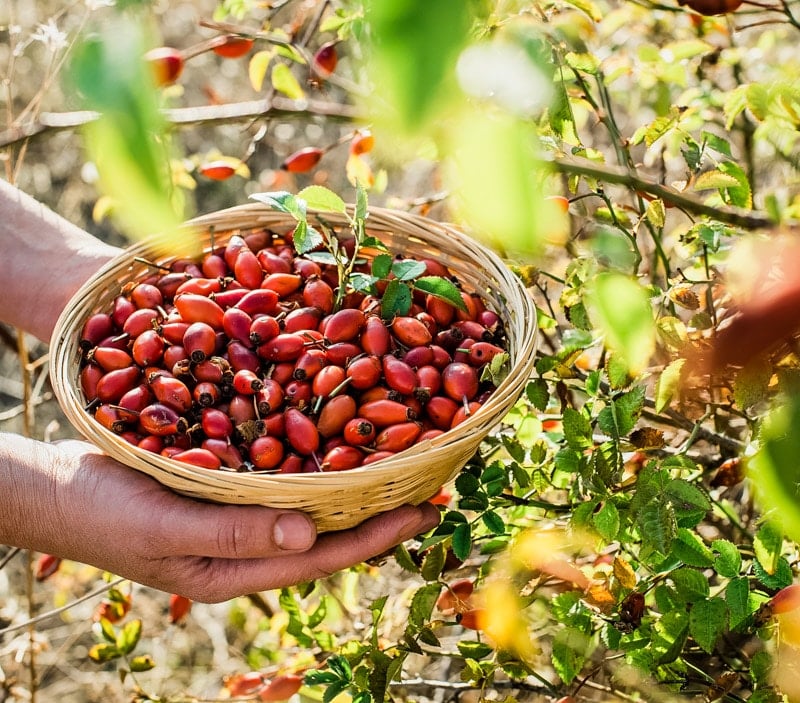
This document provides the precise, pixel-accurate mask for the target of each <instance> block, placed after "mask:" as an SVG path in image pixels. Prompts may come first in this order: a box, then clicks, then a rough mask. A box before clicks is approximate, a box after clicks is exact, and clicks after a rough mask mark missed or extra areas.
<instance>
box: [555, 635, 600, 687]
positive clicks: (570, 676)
mask: <svg viewBox="0 0 800 703" xmlns="http://www.w3.org/2000/svg"><path fill="white" fill-rule="evenodd" d="M590 651H591V644H590V640H589V638H588V637H587V636H586V635H585V634H584V633H583V632H580V631H579V630H576V629H575V628H572V627H565V628H561V629H559V630H557V631H556V635H555V637H554V638H553V650H552V654H551V658H552V662H553V669H555V672H556V674H558V677H559V678H560V679H561V680H562V681H563V682H564V683H566V684H568V683H571V682H572V681H573V680H574V679H575V677H576V676H577V675H578V674H579V673H580V672H581V669H583V665H584V663H585V662H586V658H587V655H588V654H589V652H590Z"/></svg>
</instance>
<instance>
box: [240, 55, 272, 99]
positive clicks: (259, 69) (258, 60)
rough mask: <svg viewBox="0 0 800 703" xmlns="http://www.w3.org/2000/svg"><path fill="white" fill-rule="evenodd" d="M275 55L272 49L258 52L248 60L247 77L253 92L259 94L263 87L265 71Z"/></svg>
mask: <svg viewBox="0 0 800 703" xmlns="http://www.w3.org/2000/svg"><path fill="white" fill-rule="evenodd" d="M274 55H275V50H274V49H265V50H264V51H258V52H256V53H255V54H253V56H252V57H251V58H250V63H249V64H248V65H247V75H248V76H249V77H250V85H251V86H253V90H255V91H256V92H259V91H260V90H261V88H262V86H263V85H264V77H265V76H266V75H267V69H268V68H269V64H270V62H271V61H272V57H273V56H274Z"/></svg>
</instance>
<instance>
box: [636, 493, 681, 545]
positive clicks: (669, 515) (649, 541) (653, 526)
mask: <svg viewBox="0 0 800 703" xmlns="http://www.w3.org/2000/svg"><path fill="white" fill-rule="evenodd" d="M636 518H637V523H638V526H639V532H640V534H641V536H642V543H643V545H644V546H646V547H649V548H650V549H652V550H655V551H656V552H658V553H659V554H664V555H666V554H669V553H670V551H671V550H672V543H673V541H674V540H675V535H676V534H677V532H678V525H677V520H676V519H675V509H674V508H673V507H672V504H671V503H669V502H668V501H666V500H661V499H658V498H655V499H653V500H651V501H650V502H649V503H647V504H646V505H643V506H642V508H641V509H640V510H639V512H638V514H637V516H636Z"/></svg>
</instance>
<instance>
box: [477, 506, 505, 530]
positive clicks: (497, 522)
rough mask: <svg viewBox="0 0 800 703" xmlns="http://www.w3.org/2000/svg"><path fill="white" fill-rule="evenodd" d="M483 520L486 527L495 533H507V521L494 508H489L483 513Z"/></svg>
mask: <svg viewBox="0 0 800 703" xmlns="http://www.w3.org/2000/svg"><path fill="white" fill-rule="evenodd" d="M481 520H482V521H483V524H484V525H486V528H487V529H488V530H489V532H491V533H492V534H494V535H502V534H505V531H506V523H505V521H504V520H503V518H502V517H500V515H498V514H497V513H496V512H494V511H493V510H487V511H486V512H485V513H484V514H483V515H481Z"/></svg>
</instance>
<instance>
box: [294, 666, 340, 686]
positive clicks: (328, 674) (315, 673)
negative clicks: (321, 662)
mask: <svg viewBox="0 0 800 703" xmlns="http://www.w3.org/2000/svg"><path fill="white" fill-rule="evenodd" d="M338 680H339V676H338V675H337V674H335V673H334V672H332V671H323V670H319V669H311V670H310V671H307V672H306V673H305V676H304V677H303V681H304V682H305V683H306V685H308V686H318V685H320V684H329V683H333V682H334V681H338Z"/></svg>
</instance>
